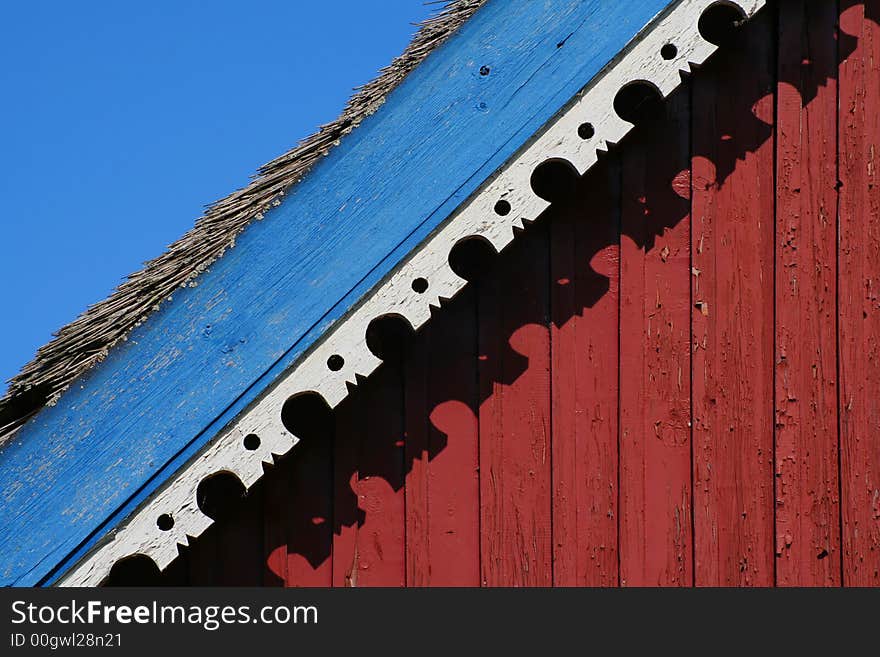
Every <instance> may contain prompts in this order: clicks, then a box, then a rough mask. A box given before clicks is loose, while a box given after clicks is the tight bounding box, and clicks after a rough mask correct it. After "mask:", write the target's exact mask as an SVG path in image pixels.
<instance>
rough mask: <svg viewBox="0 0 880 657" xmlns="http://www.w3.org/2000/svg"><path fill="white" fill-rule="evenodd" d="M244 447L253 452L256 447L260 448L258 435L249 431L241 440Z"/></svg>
mask: <svg viewBox="0 0 880 657" xmlns="http://www.w3.org/2000/svg"><path fill="white" fill-rule="evenodd" d="M241 442H242V445H244V448H245V449H246V450H248V451H249V452H253V451H254V450H256V449H259V448H260V437H259V436H258V435H257V434H255V433H249V434H248V435H246V436H245V437H244V440H243V441H241Z"/></svg>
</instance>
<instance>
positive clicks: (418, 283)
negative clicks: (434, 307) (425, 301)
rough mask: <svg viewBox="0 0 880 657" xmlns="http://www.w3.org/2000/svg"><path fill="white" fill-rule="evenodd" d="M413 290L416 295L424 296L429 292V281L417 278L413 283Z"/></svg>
mask: <svg viewBox="0 0 880 657" xmlns="http://www.w3.org/2000/svg"><path fill="white" fill-rule="evenodd" d="M412 289H413V292H415V293H416V294H424V293H425V292H427V291H428V280H427V279H425V278H417V279H416V280H414V281H413V282H412Z"/></svg>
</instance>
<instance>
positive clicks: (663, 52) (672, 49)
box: [660, 43, 678, 62]
mask: <svg viewBox="0 0 880 657" xmlns="http://www.w3.org/2000/svg"><path fill="white" fill-rule="evenodd" d="M660 56H661V57H662V58H663V59H665V60H666V61H667V62H668V61H669V60H670V59H675V58H676V57H678V48H676V46H675V44H674V43H667V44H666V45H665V46H663V47H662V48H661V49H660Z"/></svg>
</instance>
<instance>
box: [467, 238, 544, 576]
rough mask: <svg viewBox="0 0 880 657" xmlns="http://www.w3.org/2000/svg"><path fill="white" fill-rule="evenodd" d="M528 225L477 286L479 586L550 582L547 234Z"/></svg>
mask: <svg viewBox="0 0 880 657" xmlns="http://www.w3.org/2000/svg"><path fill="white" fill-rule="evenodd" d="M526 232H527V234H526V235H524V236H523V238H524V239H520V240H517V241H516V242H514V243H513V244H512V245H511V246H510V248H509V249H508V250H506V251H505V252H504V253H503V254H501V256H500V258H499V260H500V262H499V263H498V266H497V267H496V268H494V269H493V271H492V272H491V273H490V274H489V275H488V276H487V277H486V279H485V280H481V281H480V283H479V288H478V296H479V300H478V303H479V331H480V334H479V386H480V399H481V400H483V401H482V404H481V405H480V411H479V422H480V425H479V426H480V502H481V504H480V533H481V568H482V576H481V579H482V584H483V585H484V586H549V585H550V584H551V583H552V581H553V577H552V544H551V534H550V532H551V483H550V477H551V470H550V463H551V455H550V451H551V439H550V431H551V426H550V422H551V409H550V334H549V330H548V328H547V319H548V317H547V316H548V313H549V286H548V285H547V273H548V272H549V261H548V250H549V243H548V240H549V233H548V228H547V224H546V223H543V222H539V223H536V224H535V225H533V226H530V227H529V228H528V229H527V231H526Z"/></svg>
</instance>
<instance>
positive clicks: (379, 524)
mask: <svg viewBox="0 0 880 657" xmlns="http://www.w3.org/2000/svg"><path fill="white" fill-rule="evenodd" d="M350 397H351V399H352V404H351V407H350V409H348V410H349V412H350V414H346V417H345V418H344V419H343V422H344V426H345V429H344V430H345V432H346V433H349V434H350V435H351V436H352V440H351V443H350V444H348V445H346V442H347V441H346V440H345V438H342V440H343V441H345V442H343V443H342V444H341V445H340V447H341V448H342V449H337V460H338V463H337V486H336V495H341V498H340V499H339V500H338V503H337V509H340V508H342V509H343V512H344V513H345V514H347V517H348V522H347V523H345V524H346V525H348V526H347V527H346V528H345V529H343V531H342V533H341V534H340V535H339V536H338V537H337V541H336V543H338V546H339V552H340V554H339V557H340V563H339V567H337V566H336V564H335V563H334V568H333V571H334V576H333V580H334V584H336V585H342V586H404V585H405V584H406V556H405V551H406V539H405V532H406V506H405V504H406V503H405V495H406V493H405V486H404V472H403V465H404V454H405V452H404V449H405V441H404V431H403V381H402V371H401V363H399V362H387V363H385V364H384V365H382V367H381V368H380V369H379V370H377V371H376V372H375V373H374V374H373V376H372V377H371V379H370V381H369V382H368V383H367V384H365V385H363V386H362V387H359V388H358V389H357V390H356V391H354V392H353V393H352V395H351V396H350ZM351 411H353V412H351ZM346 481H347V486H348V488H349V489H350V490H351V491H352V492H353V493H354V494H355V495H356V500H357V501H356V507H357V508H356V510H353V509H352V499H351V494H350V493H349V492H347V491H346V490H345V488H346ZM355 518H356V519H357V520H356V521H354V519H355ZM335 561H336V559H335V555H334V562H335Z"/></svg>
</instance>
